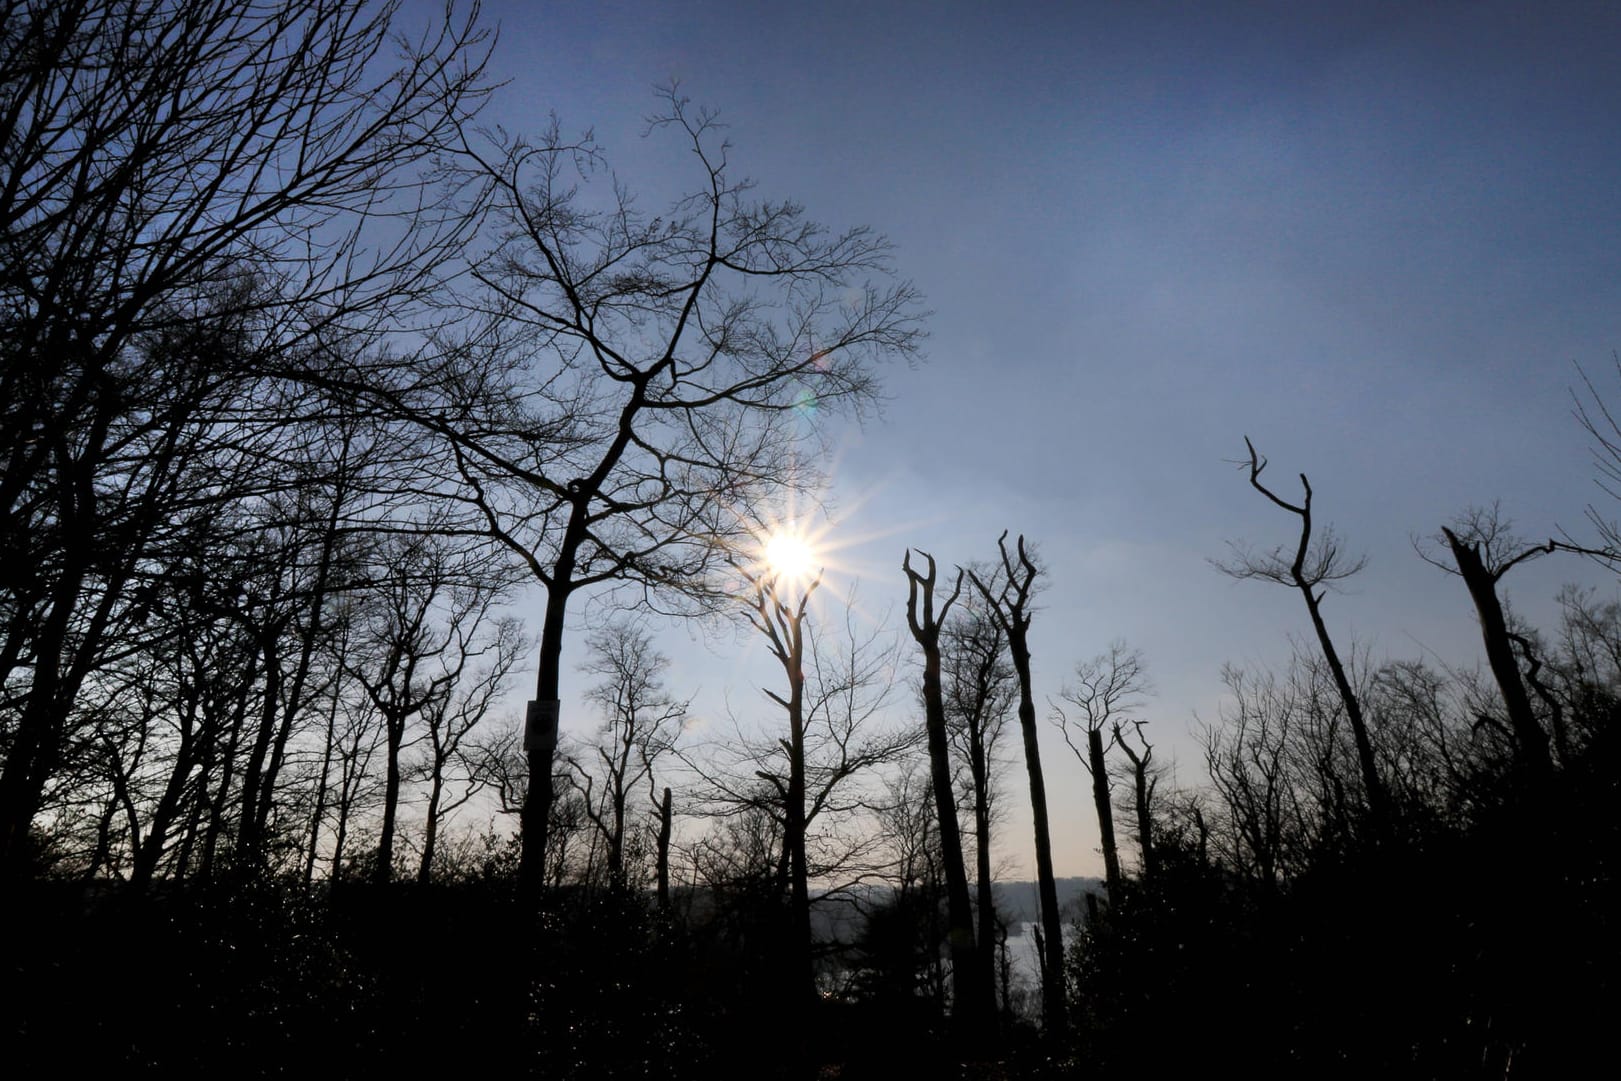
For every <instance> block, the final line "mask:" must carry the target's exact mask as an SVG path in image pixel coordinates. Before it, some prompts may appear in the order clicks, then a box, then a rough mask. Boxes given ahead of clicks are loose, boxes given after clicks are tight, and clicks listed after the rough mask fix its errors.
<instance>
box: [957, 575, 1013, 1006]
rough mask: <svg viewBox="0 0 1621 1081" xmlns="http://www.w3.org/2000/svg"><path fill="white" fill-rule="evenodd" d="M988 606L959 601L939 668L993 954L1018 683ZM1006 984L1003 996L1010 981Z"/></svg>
mask: <svg viewBox="0 0 1621 1081" xmlns="http://www.w3.org/2000/svg"><path fill="white" fill-rule="evenodd" d="M982 605H983V598H981V597H980V596H979V595H978V593H977V591H975V592H974V593H973V594H970V595H968V596H965V597H962V598H961V599H960V600H959V604H958V607H957V609H956V614H955V616H954V618H951V619H948V620H945V621H944V623H943V624H942V628H941V632H940V667H941V682H942V685H943V686H942V694H943V697H944V700H945V715H946V734H947V737H948V738H949V739H950V741H951V745H952V750H953V751H954V752H955V753H956V756H957V760H958V761H959V762H960V763H961V764H962V765H964V766H965V767H966V769H967V777H966V782H965V784H966V796H967V801H968V804H969V806H970V807H971V808H972V809H973V820H974V870H975V877H976V879H977V883H976V891H975V915H976V922H977V926H978V930H977V933H976V938H977V941H978V943H979V945H980V948H981V950H984V951H989V950H990V949H991V944H992V943H995V942H997V940H998V935H999V931H998V928H999V926H1000V921H999V920H998V918H997V915H996V898H995V891H994V890H993V888H992V887H993V885H994V872H993V868H992V862H991V851H992V827H993V824H994V822H995V819H996V818H997V814H996V810H997V806H996V800H995V797H996V787H997V779H998V775H999V773H1000V767H1001V766H1002V765H1003V762H1002V760H1001V759H1000V757H999V756H998V754H997V751H998V749H999V746H998V745H999V743H1000V741H1001V738H1002V735H1003V733H1004V731H1005V729H1006V725H1007V720H1008V717H1009V716H1010V715H1011V714H1012V712H1013V710H1014V708H1015V702H1016V700H1017V696H1018V684H1017V682H1016V677H1015V676H1014V672H1013V666H1012V663H1011V661H1010V660H1009V659H1008V655H1007V640H1006V638H1005V636H1004V635H1003V634H1002V628H1001V626H1000V625H999V624H998V623H997V622H996V620H995V619H994V618H992V617H991V615H990V614H989V613H988V612H986V611H985V610H984V608H983V607H982ZM1002 937H1004V938H1005V932H1003V933H1002ZM1003 952H1004V953H1005V950H1004V951H1003ZM1004 975H1005V973H1004ZM1002 983H1003V987H1004V990H1005V989H1006V983H1007V981H1006V980H1005V979H1004V980H1003V981H1002ZM1005 999H1006V996H1005V995H1004V1001H1005Z"/></svg>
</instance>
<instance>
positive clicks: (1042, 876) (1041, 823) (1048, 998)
mask: <svg viewBox="0 0 1621 1081" xmlns="http://www.w3.org/2000/svg"><path fill="white" fill-rule="evenodd" d="M1021 618H1022V617H1021V616H1016V617H1015V618H1014V619H1012V620H1009V622H1008V628H1007V629H1008V631H1009V634H1008V647H1009V651H1010V652H1011V653H1012V655H1013V668H1014V670H1015V671H1016V672H1018V674H1019V730H1020V731H1021V732H1022V733H1023V734H1024V764H1025V769H1026V771H1027V772H1028V774H1029V776H1030V814H1031V817H1032V818H1033V819H1034V822H1035V841H1036V880H1037V882H1036V884H1037V887H1038V888H1039V890H1040V891H1041V927H1042V931H1043V937H1044V942H1043V947H1044V950H1045V953H1044V963H1043V965H1042V970H1041V974H1042V978H1041V1012H1042V1023H1043V1026H1044V1027H1045V1030H1046V1033H1047V1035H1048V1036H1049V1037H1051V1038H1053V1039H1055V1040H1057V1039H1062V1038H1063V1036H1064V1034H1065V1033H1066V1032H1067V1031H1068V1028H1069V1012H1068V1006H1067V1004H1066V1002H1065V1000H1064V922H1063V917H1062V916H1061V915H1060V914H1059V911H1058V884H1057V882H1056V881H1055V879H1054V877H1053V846H1052V834H1051V832H1050V830H1049V829H1048V825H1047V784H1046V781H1045V780H1044V778H1043V775H1042V769H1041V747H1040V744H1039V743H1038V742H1037V737H1036V701H1035V697H1034V694H1033V692H1032V690H1031V680H1030V649H1029V646H1028V645H1027V644H1026V640H1025V633H1024V627H1023V626H1021V625H1020V624H1021Z"/></svg>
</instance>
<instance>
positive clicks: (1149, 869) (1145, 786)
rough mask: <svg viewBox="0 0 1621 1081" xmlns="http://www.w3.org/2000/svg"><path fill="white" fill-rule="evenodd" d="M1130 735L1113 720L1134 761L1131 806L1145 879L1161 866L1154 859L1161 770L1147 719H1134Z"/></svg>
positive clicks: (1118, 743) (1117, 742)
mask: <svg viewBox="0 0 1621 1081" xmlns="http://www.w3.org/2000/svg"><path fill="white" fill-rule="evenodd" d="M1130 724H1131V731H1130V733H1129V735H1128V733H1127V731H1126V730H1125V728H1124V726H1123V725H1122V724H1121V723H1120V722H1118V721H1117V722H1115V724H1114V743H1115V746H1117V747H1119V748H1120V750H1121V752H1122V753H1124V754H1125V756H1126V760H1127V761H1128V762H1130V763H1131V793H1132V801H1131V802H1132V810H1133V811H1135V812H1136V815H1137V851H1138V853H1139V854H1140V856H1141V858H1142V873H1143V879H1144V880H1145V881H1148V880H1152V879H1153V878H1154V875H1155V872H1156V870H1157V869H1158V868H1157V864H1156V861H1155V859H1154V793H1155V791H1156V790H1157V789H1158V788H1159V782H1160V774H1159V772H1158V767H1157V766H1156V765H1155V764H1154V745H1153V744H1152V743H1150V742H1148V737H1147V736H1145V735H1143V728H1144V727H1145V726H1146V722H1144V721H1132V722H1130ZM1132 738H1135V739H1136V741H1137V742H1138V743H1139V744H1141V745H1142V750H1138V749H1137V748H1136V747H1133V746H1132V745H1131V740H1132Z"/></svg>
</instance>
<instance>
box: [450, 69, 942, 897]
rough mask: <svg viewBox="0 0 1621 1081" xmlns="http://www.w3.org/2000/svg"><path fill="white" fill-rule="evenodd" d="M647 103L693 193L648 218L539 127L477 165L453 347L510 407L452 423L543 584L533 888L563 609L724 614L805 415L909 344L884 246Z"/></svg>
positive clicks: (911, 323)
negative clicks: (487, 225)
mask: <svg viewBox="0 0 1621 1081" xmlns="http://www.w3.org/2000/svg"><path fill="white" fill-rule="evenodd" d="M661 99H662V102H663V111H662V112H661V113H660V114H659V115H658V116H657V117H655V118H654V119H653V121H652V122H651V123H650V125H649V128H650V131H652V132H655V133H660V134H663V133H670V134H673V135H674V136H675V137H676V138H677V139H678V140H680V141H681V142H683V143H684V144H685V145H686V146H688V147H689V148H690V149H691V151H692V159H691V160H693V161H695V162H696V172H697V175H698V184H697V186H696V187H695V188H694V190H693V191H692V192H691V193H690V194H689V195H687V196H685V197H684V198H682V199H679V200H678V201H677V202H676V203H675V204H674V205H673V206H672V207H671V208H670V209H669V211H668V212H667V213H666V214H663V215H660V216H657V217H653V218H651V219H649V218H648V217H646V215H645V214H644V213H643V212H641V211H640V210H639V209H638V208H637V207H636V205H635V203H634V201H633V199H632V197H631V195H630V193H629V192H628V191H627V190H626V189H625V188H624V187H623V186H622V185H621V184H620V183H619V182H618V181H617V179H614V180H613V181H612V183H611V185H608V186H610V187H611V190H610V191H608V192H606V193H605V201H604V202H595V201H593V199H592V198H588V196H587V190H588V189H589V188H590V185H589V181H590V180H592V179H593V178H594V177H600V176H606V175H609V174H605V173H604V172H603V169H604V168H605V166H604V165H603V154H602V152H601V151H600V150H599V148H597V147H596V146H595V145H594V144H593V143H592V142H591V141H590V140H589V139H588V138H587V139H583V140H580V141H570V140H567V139H565V138H564V136H563V135H562V133H561V130H560V129H559V128H558V127H557V126H556V125H555V124H554V125H553V127H552V128H551V129H550V130H549V131H548V132H546V133H545V134H544V135H543V136H541V138H540V139H539V140H538V141H536V142H533V143H531V142H526V141H522V140H511V139H508V140H502V141H500V142H498V144H497V146H496V147H495V148H494V150H493V151H492V152H489V153H482V152H479V151H473V150H470V153H474V154H475V155H476V156H477V157H478V161H479V165H478V167H477V168H476V169H475V170H473V171H471V172H470V173H469V174H468V175H467V182H468V183H469V184H474V183H476V184H480V185H483V186H484V188H485V190H486V191H487V193H488V197H489V199H490V211H489V214H490V221H491V223H492V225H491V232H490V235H491V236H492V237H493V238H494V243H493V245H492V247H491V250H489V251H488V252H486V253H484V254H483V255H482V256H481V257H480V258H478V259H477V260H475V263H474V267H475V269H474V271H473V274H474V277H475V278H476V279H477V281H478V283H479V285H480V286H481V291H480V292H478V293H477V294H475V295H473V296H471V297H469V298H467V299H466V303H467V304H468V305H470V306H471V307H472V309H473V310H474V311H475V312H477V313H479V314H480V315H481V317H482V318H483V319H484V320H485V321H486V324H487V327H488V329H487V331H485V332H483V333H482V335H480V336H474V337H471V338H470V339H469V340H468V341H467V342H466V343H465V345H466V349H467V351H469V352H472V353H483V354H486V355H487V356H489V357H491V358H493V359H492V360H490V361H489V367H488V369H487V370H499V371H500V372H502V373H504V374H503V376H502V377H503V378H505V379H508V380H509V381H510V382H511V385H512V388H513V389H512V394H513V395H515V399H514V400H515V401H516V402H517V403H518V405H516V406H515V407H514V409H513V412H512V416H511V419H510V420H509V419H504V418H495V419H494V420H492V421H491V422H489V423H488V424H485V425H483V426H481V427H479V428H477V430H469V429H468V428H467V426H465V425H463V426H461V427H460V428H459V429H458V431H457V435H456V439H457V441H458V446H457V453H458V458H459V462H460V468H461V476H462V481H463V485H464V491H463V492H462V497H463V498H464V499H465V500H466V501H467V503H468V506H469V509H470V510H471V511H472V512H473V516H474V520H475V521H476V522H477V523H478V527H480V528H483V529H486V530H487V531H489V532H490V533H491V534H492V535H493V536H495V537H497V538H499V539H500V540H501V541H502V543H504V544H506V545H507V546H508V547H509V548H510V549H511V550H512V551H513V552H514V553H516V554H517V555H518V557H519V558H520V559H522V560H523V561H524V562H525V564H526V565H527V566H528V567H529V569H530V571H531V573H532V574H533V576H534V578H535V580H536V581H537V582H538V583H539V584H540V585H541V586H542V587H543V588H544V590H545V591H546V609H545V615H544V618H543V621H542V624H541V633H540V661H539V672H538V675H537V679H536V694H535V702H536V705H535V706H533V707H531V708H532V713H533V715H534V718H535V719H534V724H533V726H532V727H533V729H534V731H533V733H532V735H531V737H530V740H529V747H528V753H529V756H530V774H531V782H530V785H529V789H528V798H527V800H526V805H525V806H526V809H525V811H524V813H523V836H524V868H525V871H524V876H525V882H526V883H527V884H528V888H529V889H531V890H533V888H534V886H535V884H536V882H537V877H536V876H537V874H538V868H539V867H540V866H541V865H542V864H543V863H544V853H545V844H546V841H545V821H546V815H547V807H548V805H549V803H550V801H551V799H552V789H551V784H550V776H551V766H550V763H551V761H552V755H553V753H554V750H555V747H556V728H557V705H556V703H557V700H558V680H559V675H560V672H561V667H560V665H561V656H562V647H563V637H564V630H565V627H566V624H567V611H568V606H569V604H570V602H571V600H572V598H573V597H574V596H575V595H576V594H578V593H580V592H581V591H583V590H592V589H598V588H608V587H612V586H614V585H616V584H620V585H623V584H630V585H632V586H634V588H635V590H636V594H635V595H636V597H637V599H638V600H640V601H654V600H658V601H662V602H663V603H667V604H673V603H677V602H678V601H679V599H680V598H683V597H686V598H693V597H698V598H707V599H708V600H709V601H711V602H712V603H720V598H721V596H722V595H723V592H724V591H723V589H722V588H721V583H720V581H719V579H718V578H717V576H716V572H717V571H718V570H719V569H720V568H723V567H725V566H726V559H727V557H728V554H729V552H730V550H731V549H732V548H734V547H735V546H736V542H739V541H741V540H743V539H744V538H745V537H746V533H747V531H746V528H745V523H746V522H747V521H749V520H751V516H753V515H754V512H755V511H756V510H757V509H758V508H759V507H760V506H763V505H764V502H763V501H764V500H766V499H768V498H770V497H774V496H776V495H777V494H778V493H779V491H780V489H782V488H783V487H785V486H795V485H801V484H804V483H807V482H808V481H809V480H810V479H811V478H809V477H808V475H807V474H806V473H805V472H804V470H803V469H802V468H801V467H800V466H799V465H797V464H796V458H795V448H796V446H797V445H799V444H800V443H802V442H803V438H804V437H803V434H802V433H803V428H802V427H801V424H800V421H801V419H802V418H805V417H808V416H809V415H810V414H809V413H808V412H807V409H808V407H809V406H811V405H814V407H815V410H816V411H818V412H825V411H827V410H831V409H836V408H839V407H851V408H856V409H859V408H861V407H862V406H863V405H864V404H865V403H867V402H869V401H870V400H871V399H872V396H873V394H874V392H875V389H876V375H875V370H874V362H875V361H877V360H879V359H881V358H884V357H888V356H907V355H910V354H911V353H912V352H913V351H914V350H915V349H916V345H917V340H918V334H919V329H918V325H917V295H916V293H915V292H914V291H913V290H912V288H911V287H910V286H908V285H906V284H904V283H895V282H893V281H892V280H891V279H890V275H889V269H888V265H887V256H888V245H887V243H886V242H885V241H884V240H883V239H882V238H880V237H877V236H874V235H873V234H872V233H870V232H869V231H867V230H865V229H854V230H850V231H848V232H845V233H841V234H830V233H828V232H826V231H825V230H823V229H822V228H821V227H820V226H818V225H816V224H814V223H812V222H810V221H809V220H808V219H807V218H806V216H805V214H804V211H803V210H802V209H801V208H800V207H799V206H798V205H797V204H795V203H790V202H768V201H756V200H755V199H754V198H753V196H752V194H751V185H750V184H749V183H748V182H747V181H743V180H740V179H738V178H736V177H735V176H734V175H733V173H732V170H731V162H730V146H729V144H727V143H726V142H724V141H722V140H721V138H720V129H719V125H718V124H717V122H716V119H715V116H714V115H713V114H712V113H710V112H708V111H704V110H698V109H695V108H694V107H693V106H692V105H691V104H690V103H689V102H688V101H687V100H686V99H685V98H683V97H680V96H679V95H678V94H677V93H676V91H675V90H674V89H673V88H668V89H666V90H664V91H662V92H661ZM536 433H541V434H536ZM470 527H471V526H470Z"/></svg>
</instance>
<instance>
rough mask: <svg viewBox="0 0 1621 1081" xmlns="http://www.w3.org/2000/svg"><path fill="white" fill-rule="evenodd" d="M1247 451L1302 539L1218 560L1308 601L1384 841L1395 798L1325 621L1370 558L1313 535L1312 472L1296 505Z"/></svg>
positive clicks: (1267, 492)
mask: <svg viewBox="0 0 1621 1081" xmlns="http://www.w3.org/2000/svg"><path fill="white" fill-rule="evenodd" d="M1244 447H1245V449H1246V450H1247V451H1248V452H1249V457H1248V460H1247V461H1246V462H1245V463H1244V467H1245V468H1246V469H1247V470H1248V471H1249V480H1250V486H1251V487H1252V488H1254V489H1255V490H1256V491H1257V492H1260V493H1261V494H1262V495H1263V496H1265V497H1266V498H1267V499H1268V500H1269V501H1270V502H1271V503H1272V504H1273V505H1275V506H1277V507H1279V508H1281V509H1283V510H1285V511H1288V512H1289V513H1290V514H1293V515H1294V516H1295V517H1296V518H1298V519H1299V520H1300V536H1299V538H1298V540H1297V541H1296V542H1295V545H1294V549H1293V553H1292V554H1291V553H1290V551H1289V549H1288V548H1286V547H1284V546H1282V545H1279V546H1278V547H1276V548H1273V549H1272V550H1271V551H1268V552H1264V553H1259V552H1252V551H1248V550H1244V549H1239V548H1238V547H1237V546H1236V545H1235V546H1234V556H1233V558H1232V559H1230V560H1227V561H1225V562H1221V561H1218V562H1216V566H1217V567H1218V568H1219V569H1220V570H1221V571H1222V572H1223V573H1225V574H1228V575H1230V576H1232V577H1233V578H1238V579H1251V578H1253V579H1258V580H1260V581H1263V582H1276V583H1277V584H1279V585H1284V586H1289V587H1291V588H1293V589H1295V590H1297V591H1298V592H1299V593H1300V596H1301V599H1302V600H1304V601H1305V602H1306V612H1307V614H1308V615H1309V616H1310V617H1311V626H1312V631H1313V632H1314V633H1315V634H1316V636H1317V643H1318V645H1319V646H1320V647H1321V648H1322V651H1323V659H1324V660H1325V661H1327V662H1328V669H1329V672H1330V673H1331V674H1332V675H1333V678H1334V687H1335V689H1336V690H1337V691H1338V692H1339V697H1340V703H1341V705H1342V706H1343V707H1344V708H1345V719H1346V721H1347V723H1349V724H1350V726H1351V738H1352V741H1353V742H1354V743H1355V745H1356V760H1357V768H1358V771H1359V773H1360V775H1361V780H1362V789H1363V792H1364V793H1366V798H1367V801H1368V817H1369V819H1370V825H1371V826H1372V833H1373V836H1374V837H1375V838H1380V837H1384V836H1386V835H1387V833H1388V831H1389V829H1390V827H1391V825H1392V821H1393V820H1392V815H1391V807H1390V799H1389V795H1388V793H1387V792H1386V790H1385V785H1384V781H1383V779H1382V778H1381V777H1380V775H1379V764H1378V761H1377V759H1376V758H1375V756H1374V751H1373V738H1372V736H1371V735H1370V734H1369V732H1368V721H1367V717H1366V716H1365V715H1364V714H1363V711H1362V702H1361V700H1360V699H1359V698H1358V697H1357V693H1356V691H1355V689H1353V688H1352V686H1351V679H1350V677H1349V676H1348V675H1347V674H1346V671H1345V665H1344V663H1343V662H1342V661H1341V660H1340V654H1339V650H1337V649H1336V648H1335V647H1334V639H1333V636H1331V635H1330V634H1329V633H1328V624H1327V623H1325V622H1324V621H1323V609H1322V605H1323V597H1324V596H1325V594H1326V593H1327V590H1328V589H1330V588H1332V587H1333V585H1334V583H1336V582H1340V581H1344V580H1345V579H1346V578H1349V577H1351V576H1352V575H1354V574H1356V573H1357V572H1358V571H1360V570H1361V569H1362V568H1363V567H1364V566H1366V565H1367V560H1366V559H1364V558H1362V557H1348V556H1346V555H1344V553H1343V552H1342V551H1341V550H1340V546H1339V538H1338V537H1336V536H1335V535H1334V531H1333V529H1332V528H1325V529H1323V530H1322V532H1321V533H1320V534H1318V535H1314V534H1313V525H1312V509H1311V501H1312V490H1311V482H1310V481H1309V480H1307V479H1306V474H1304V473H1302V474H1300V487H1301V489H1302V491H1303V492H1304V495H1303V497H1302V498H1301V501H1300V502H1299V503H1291V502H1289V501H1288V500H1286V499H1284V498H1283V497H1282V496H1280V495H1278V494H1277V493H1276V492H1274V491H1273V490H1272V489H1271V488H1268V487H1267V486H1266V485H1265V484H1264V483H1262V481H1261V473H1262V472H1263V471H1264V470H1265V469H1266V465H1267V462H1266V459H1265V458H1263V457H1261V455H1260V454H1259V453H1257V452H1256V450H1255V444H1253V443H1251V442H1250V440H1249V437H1248V436H1245V437H1244Z"/></svg>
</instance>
